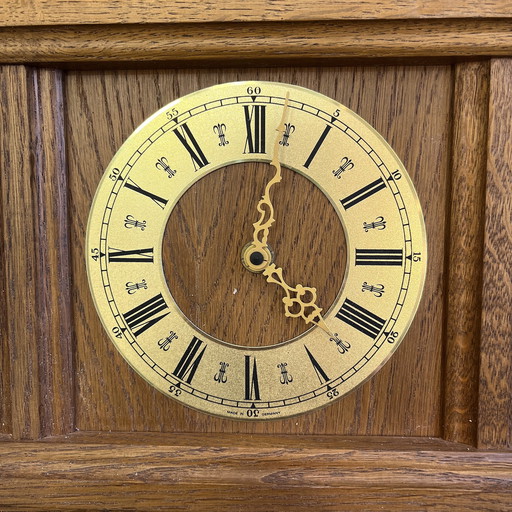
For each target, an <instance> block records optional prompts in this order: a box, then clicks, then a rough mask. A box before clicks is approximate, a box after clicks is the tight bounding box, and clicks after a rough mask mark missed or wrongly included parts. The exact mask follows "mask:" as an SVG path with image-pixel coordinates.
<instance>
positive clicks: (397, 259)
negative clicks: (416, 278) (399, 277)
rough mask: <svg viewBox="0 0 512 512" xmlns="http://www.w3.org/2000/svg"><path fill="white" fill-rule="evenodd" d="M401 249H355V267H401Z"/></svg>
mask: <svg viewBox="0 0 512 512" xmlns="http://www.w3.org/2000/svg"><path fill="white" fill-rule="evenodd" d="M402 262H403V251H402V249H356V265H379V266H398V267H400V266H402Z"/></svg>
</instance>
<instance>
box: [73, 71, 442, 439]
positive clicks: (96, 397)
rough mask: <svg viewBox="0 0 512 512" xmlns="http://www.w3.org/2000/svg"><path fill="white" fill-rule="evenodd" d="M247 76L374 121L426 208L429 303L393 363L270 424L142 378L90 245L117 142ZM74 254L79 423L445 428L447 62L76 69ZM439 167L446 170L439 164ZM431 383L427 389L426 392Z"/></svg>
mask: <svg viewBox="0 0 512 512" xmlns="http://www.w3.org/2000/svg"><path fill="white" fill-rule="evenodd" d="M249 77H252V78H255V77H258V78H260V79H271V80H276V81H283V82H290V83H296V84H298V85H303V86H306V87H310V88H314V89H318V90H319V91H320V92H323V93H325V94H327V95H329V96H333V97H335V98H337V99H338V100H340V101H341V102H342V103H344V104H346V105H347V106H349V107H350V108H352V109H354V110H355V111H356V112H358V113H359V114H361V115H362V116H363V117H364V118H366V119H367V120H368V121H369V122H370V123H371V124H373V125H374V126H375V127H376V128H377V130H379V131H380V132H381V133H382V134H383V135H384V137H386V138H387V139H388V140H389V142H390V143H391V145H392V146H393V147H394V148H395V150H396V151H397V153H398V154H399V155H401V156H402V158H403V160H404V162H405V165H406V167H407V168H408V169H409V172H410V174H411V176H412V178H413V181H414V182H415V184H416V187H417V190H418V193H419V196H420V200H421V202H422V204H423V205H424V212H425V217H426V219H427V231H428V238H429V243H430V245H429V261H430V264H429V275H428V277H427V285H426V289H425V295H424V300H423V302H422V305H421V307H420V310H419V313H418V316H417V319H416V321H415V322H414V324H413V326H412V327H411V330H410V333H409V335H408V336H407V338H406V340H405V341H404V342H403V345H402V346H401V348H400V350H399V351H398V352H397V354H396V355H395V356H394V357H393V359H392V361H391V362H390V363H389V364H387V365H386V366H385V367H384V369H383V370H382V371H381V372H380V373H379V374H378V375H377V377H375V378H374V379H372V380H371V381H370V382H368V383H367V384H366V385H365V386H363V387H361V388H360V389H359V390H358V391H356V392H355V393H352V394H351V395H349V396H348V397H346V398H345V399H344V400H342V401H341V402H339V403H338V404H336V405H335V406H334V407H330V408H328V409H324V410H321V411H319V412H316V413H312V414H309V415H306V416H303V417H300V418H294V419H291V420H287V421H281V422H272V423H267V424H265V425H262V424H259V425H255V424H247V423H239V422H233V421H227V420H217V419H212V418H210V417H208V416H206V415H204V414H200V413H196V412H194V411H191V410H189V409H186V408H184V407H182V406H181V405H178V404H176V403H175V402H173V401H172V400H170V399H168V398H166V397H164V396H163V395H161V394H160V393H158V392H156V391H154V390H153V389H152V388H150V387H149V386H148V385H147V384H146V383H145V382H144V381H142V379H140V378H139V377H137V376H136V375H135V374H134V373H133V372H132V371H131V370H130V369H129V368H128V366H127V364H126V363H125V362H124V361H123V360H122V358H121V357H120V356H119V355H118V354H117V353H116V351H115V349H114V348H113V346H112V344H111V343H110V342H109V341H108V340H107V338H106V336H105V334H104V332H103V328H102V327H101V325H100V322H99V320H98V318H97V315H96V313H95V311H94V307H93V304H92V300H91V297H90V294H89V290H88V283H87V278H86V275H85V269H84V255H83V243H84V234H85V229H86V223H87V215H88V211H89V207H90V203H91V200H92V196H93V194H94V191H95V189H96V186H97V184H98V182H99V179H100V177H101V175H102V172H103V169H104V168H105V167H106V165H107V164H108V162H109V160H110V158H111V157H112V155H113V154H114V152H115V150H116V148H117V147H118V146H119V145H120V144H121V143H122V142H123V141H124V139H125V138H126V137H127V136H128V135H129V134H130V133H131V132H132V130H133V129H134V128H135V127H136V126H137V125H138V124H139V123H140V122H141V121H142V120H143V119H145V118H146V117H147V116H149V115H150V114H151V113H153V112H154V111H156V110H157V109H158V108H159V107H160V106H163V105H164V104H165V103H167V102H168V101H170V100H172V99H174V98H176V97H178V96H180V95H183V94H186V93H188V92H191V91H193V90H196V89H199V88H201V87H205V86H208V85H212V84H214V83H219V82H224V81H231V80H241V79H247V78H249ZM66 98H67V102H68V103H67V107H66V110H67V118H66V123H67V126H68V127H69V128H68V154H69V168H70V190H71V201H70V204H71V211H70V217H71V222H72V239H73V243H72V259H73V276H74V285H75V310H74V318H75V330H76V336H77V364H78V367H77V375H78V377H77V379H78V380H77V385H78V389H77V396H78V397H79V403H78V404H77V427H79V428H80V429H82V430H83V429H86V430H117V431H128V430H135V431H147V430H151V431H168V432H184V431H185V432H201V431H204V432H218V431H224V432H267V433H313V432H314V433H316V434H321V433H329V434H332V433H338V434H375V435H408V436H410V435H430V436H436V435H439V434H440V418H441V413H442V405H441V396H442V393H441V366H442V364H441V353H442V329H443V302H444V291H443V261H444V259H445V254H444V250H443V246H444V239H445V236H446V235H445V231H444V225H445V219H446V204H445V202H446V190H447V183H448V181H447V180H448V171H447V170H448V165H449V153H450V152H449V148H448V141H449V133H450V117H449V116H450V102H451V69H450V68H449V67H443V66H440V67H436V66H432V67H368V68H332V69H329V68H326V69H316V68H303V69H299V70H291V69H274V70H251V71H238V72H236V71H231V70H224V71H215V70H208V71H206V70H202V71H199V72H198V71H193V70H182V71H160V72H150V71H147V72H135V71H133V72H116V73H111V72H102V73H87V72H79V73H70V74H69V75H68V78H67V82H66ZM432 169H435V170H436V172H432ZM425 389H428V390H429V392H428V393H425Z"/></svg>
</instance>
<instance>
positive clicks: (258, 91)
mask: <svg viewBox="0 0 512 512" xmlns="http://www.w3.org/2000/svg"><path fill="white" fill-rule="evenodd" d="M247 94H261V87H247Z"/></svg>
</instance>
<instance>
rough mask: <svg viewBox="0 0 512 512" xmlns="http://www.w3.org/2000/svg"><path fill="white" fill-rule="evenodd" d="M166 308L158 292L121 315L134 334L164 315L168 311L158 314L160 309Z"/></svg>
mask: <svg viewBox="0 0 512 512" xmlns="http://www.w3.org/2000/svg"><path fill="white" fill-rule="evenodd" d="M166 309H168V307H167V304H166V303H165V300H164V298H163V297H162V294H161V293H159V294H158V295H155V296H154V297H152V298H151V299H149V300H147V301H146V302H143V303H142V304H139V305H138V306H136V307H134V308H133V309H130V311H128V312H127V313H125V314H124V315H123V318H124V321H125V322H126V325H127V326H128V327H129V328H130V329H131V331H132V332H133V335H134V336H139V335H141V334H142V333H143V332H144V331H147V330H148V329H149V328H150V327H152V326H153V325H155V324H156V323H157V322H159V321H160V320H162V318H164V317H166V316H167V315H168V314H169V312H167V313H164V314H163V315H159V313H161V312H162V311H165V310H166Z"/></svg>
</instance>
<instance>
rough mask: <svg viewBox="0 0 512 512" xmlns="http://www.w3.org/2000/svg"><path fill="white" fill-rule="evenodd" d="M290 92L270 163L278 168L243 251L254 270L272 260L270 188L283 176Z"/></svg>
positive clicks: (249, 267) (266, 191) (269, 184)
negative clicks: (282, 142) (281, 148)
mask: <svg viewBox="0 0 512 512" xmlns="http://www.w3.org/2000/svg"><path fill="white" fill-rule="evenodd" d="M289 97H290V93H286V98H285V100H284V108H283V113H282V115H281V121H280V123H279V125H278V126H277V128H276V132H277V134H276V137H275V140H274V150H273V152H272V160H271V162H270V165H272V166H273V167H275V168H276V172H275V174H274V176H273V178H272V179H271V180H270V181H269V182H268V183H267V186H266V187H265V192H264V193H263V196H262V197H261V199H260V200H259V202H258V205H257V206H256V208H257V210H258V212H259V214H260V216H259V219H258V220H257V221H256V222H255V223H254V224H253V227H254V232H253V235H252V242H250V243H249V244H247V245H246V246H245V247H244V249H243V251H242V262H243V263H244V265H245V266H246V267H247V268H248V269H249V270H252V271H253V272H261V271H262V270H263V269H264V268H265V267H267V266H268V265H269V264H270V263H271V262H272V253H271V251H270V249H269V247H268V244H267V241H268V232H269V229H270V226H272V224H273V223H274V222H275V218H274V206H273V205H272V201H271V200H270V189H271V188H272V186H273V185H274V184H276V183H279V182H280V181H281V179H282V176H281V162H280V161H279V140H280V138H281V137H282V134H283V133H284V132H285V124H284V121H285V118H286V111H287V109H288V101H289Z"/></svg>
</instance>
